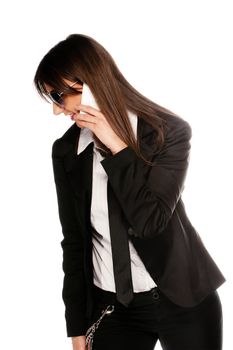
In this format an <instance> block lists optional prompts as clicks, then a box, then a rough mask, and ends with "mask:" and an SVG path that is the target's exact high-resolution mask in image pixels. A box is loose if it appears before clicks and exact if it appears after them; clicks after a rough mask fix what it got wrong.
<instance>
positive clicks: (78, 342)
mask: <svg viewBox="0 0 233 350" xmlns="http://www.w3.org/2000/svg"><path fill="white" fill-rule="evenodd" d="M72 345H73V350H86V349H87V348H86V337H85V335H80V336H78V337H72Z"/></svg>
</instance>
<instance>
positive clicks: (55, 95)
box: [49, 91, 64, 106]
mask: <svg viewBox="0 0 233 350" xmlns="http://www.w3.org/2000/svg"><path fill="white" fill-rule="evenodd" d="M49 96H50V98H51V100H52V101H53V102H54V103H56V104H58V105H60V106H63V105H64V101H63V99H62V97H61V96H60V95H59V94H58V93H57V92H55V91H52V92H50V94H49Z"/></svg>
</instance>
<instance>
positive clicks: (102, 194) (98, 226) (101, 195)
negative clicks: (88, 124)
mask: <svg viewBox="0 0 233 350" xmlns="http://www.w3.org/2000/svg"><path fill="white" fill-rule="evenodd" d="M128 117H129V119H130V122H131V125H132V127H133V130H134V134H135V136H136V137H137V116H136V115H135V114H133V113H131V112H129V111H128ZM92 135H93V134H92V131H91V130H90V129H88V128H82V129H81V130H80V136H79V145H78V151H77V154H80V153H81V152H82V151H83V150H84V149H85V148H86V147H87V146H88V145H89V143H91V142H94V147H93V176H92V201H91V225H92V226H93V228H94V230H93V231H94V232H93V234H92V259H93V269H94V275H93V279H94V280H93V282H94V284H95V285H96V286H97V287H99V288H101V289H104V290H107V291H111V292H115V291H116V289H115V281H114V274H113V262H112V249H111V240H110V232H109V218H108V203H107V180H108V177H107V174H106V172H105V170H104V168H103V166H102V164H101V163H100V162H101V160H103V159H104V157H103V156H102V155H101V154H100V153H99V152H98V150H97V149H96V146H97V145H96V143H95V140H94V139H93V137H92ZM129 251H130V259H131V271H132V282H133V290H134V292H142V291H147V290H150V289H151V288H153V287H155V286H156V284H155V282H154V281H153V279H152V278H151V276H150V275H149V273H148V271H147V270H146V268H145V265H144V264H143V262H142V260H141V258H140V257H139V255H138V253H137V251H136V250H135V248H134V246H133V244H132V242H131V241H130V239H129Z"/></svg>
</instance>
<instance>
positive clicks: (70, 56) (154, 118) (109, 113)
mask: <svg viewBox="0 0 233 350" xmlns="http://www.w3.org/2000/svg"><path fill="white" fill-rule="evenodd" d="M64 79H67V80H70V81H77V80H78V81H81V82H85V83H86V84H87V85H88V86H89V88H90V90H91V91H92V93H93V95H94V97H95V99H96V101H97V103H98V105H99V107H100V110H101V112H102V113H103V114H104V116H105V117H106V118H107V120H108V122H109V124H110V125H111V127H112V129H113V130H114V131H115V133H116V134H117V135H118V136H119V137H120V138H121V139H122V140H123V141H124V142H125V143H126V144H127V145H129V146H130V147H131V148H132V149H133V150H134V151H135V152H136V153H137V155H138V156H139V157H140V158H142V159H143V160H144V161H145V162H146V163H147V164H148V165H151V164H152V163H151V162H150V161H148V160H147V159H145V158H144V156H143V155H142V153H141V150H140V145H139V140H138V139H136V138H135V136H134V133H133V129H132V126H131V123H130V120H129V118H128V115H127V110H129V111H131V112H133V113H135V114H136V115H137V116H138V118H143V119H144V120H145V121H146V122H147V123H149V124H150V125H151V126H152V127H153V128H154V129H155V131H156V133H155V142H156V143H157V146H158V148H159V149H161V148H162V146H163V144H164V138H165V137H164V134H165V127H166V117H168V116H176V114H175V113H173V112H171V111H169V110H168V109H166V108H164V107H162V106H160V105H158V104H156V103H154V102H153V101H151V100H149V99H148V98H146V97H145V96H143V95H142V94H141V93H140V92H138V91H137V90H136V89H135V88H134V87H133V86H132V85H130V83H129V82H128V81H127V80H126V79H125V77H124V76H123V74H122V73H121V72H120V70H119V69H118V67H117V65H116V63H115V62H114V60H113V58H112V57H111V55H110V54H109V53H108V52H107V51H106V49H105V48H104V47H103V46H102V45H100V44H99V43H98V42H97V41H96V40H94V39H93V38H91V37H89V36H87V35H84V34H72V35H69V36H68V37H67V38H66V39H65V40H63V41H60V42H59V43H58V44H57V45H55V46H54V47H53V48H52V49H50V50H49V52H48V53H47V54H46V55H45V56H44V57H43V59H42V60H41V62H40V64H39V66H38V68H37V71H36V74H35V77H34V83H35V86H36V89H37V91H38V92H39V94H40V95H41V96H42V97H45V96H46V89H45V84H47V85H49V86H51V87H52V88H53V89H54V90H55V91H57V92H59V91H63V90H67V84H66V83H65V81H64ZM67 93H70V94H75V93H77V91H76V90H75V89H73V88H70V89H68V90H67ZM100 144H101V146H102V148H104V149H105V150H106V146H105V145H103V144H102V143H101V142H100Z"/></svg>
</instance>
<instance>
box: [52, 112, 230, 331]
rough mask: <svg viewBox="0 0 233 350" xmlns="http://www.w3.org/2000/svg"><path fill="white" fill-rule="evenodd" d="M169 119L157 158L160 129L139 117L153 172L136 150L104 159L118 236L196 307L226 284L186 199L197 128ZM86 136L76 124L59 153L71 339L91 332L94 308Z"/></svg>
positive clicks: (173, 295) (56, 164)
mask: <svg viewBox="0 0 233 350" xmlns="http://www.w3.org/2000/svg"><path fill="white" fill-rule="evenodd" d="M166 120H167V124H168V130H167V131H166V134H165V144H164V146H163V148H162V150H161V151H160V152H157V148H156V145H155V136H156V134H155V133H156V131H155V130H154V129H153V128H152V127H151V126H150V125H149V124H148V123H147V122H146V121H145V120H144V119H142V118H141V117H139V118H138V129H137V137H138V139H139V142H140V146H141V151H142V153H143V155H144V156H145V157H146V159H150V160H151V161H153V162H155V165H154V166H153V167H150V166H148V165H146V164H145V163H144V162H143V161H142V160H141V159H140V158H139V157H138V156H137V155H136V153H135V152H134V151H133V149H132V148H130V147H129V146H128V147H126V148H125V149H123V150H121V151H120V152H118V153H116V154H115V155H110V156H109V157H107V158H105V159H103V160H102V161H101V164H102V166H103V167H104V169H105V171H106V173H107V176H108V203H110V201H111V200H112V198H113V196H115V199H117V202H118V203H119V213H118V217H116V216H115V215H114V216H111V213H110V212H109V223H110V230H114V228H117V227H120V228H121V229H123V230H124V231H125V234H126V235H127V236H128V238H129V239H131V241H132V243H133V245H134V247H135V249H136V250H137V252H138V254H139V256H140V257H141V259H142V261H143V263H144V264H145V266H146V268H147V270H148V272H149V273H150V275H151V277H152V278H153V280H154V281H155V283H156V284H157V285H158V287H159V288H160V289H161V290H162V292H163V293H164V294H166V295H167V297H168V298H169V299H170V300H171V301H172V302H174V303H176V304H178V305H180V306H184V307H185V306H195V305H197V304H198V303H200V301H202V300H203V299H204V298H205V297H206V296H207V295H208V294H209V293H210V292H211V291H213V290H215V289H217V288H218V287H219V286H220V285H221V284H222V283H224V282H225V278H224V276H223V275H222V273H221V271H220V270H219V268H218V267H217V265H216V264H215V262H214V261H213V259H212V258H211V256H210V255H209V253H208V251H207V250H206V248H205V246H204V244H203V242H202V240H201V238H200V236H199V234H198V233H197V231H196V230H195V228H194V227H193V226H192V224H191V222H190V221H189V219H188V217H187V215H186V212H185V207H184V203H183V201H182V199H181V193H182V191H183V188H184V181H185V177H186V172H187V167H188V160H189V151H190V139H191V134H192V132H191V128H190V125H189V124H188V123H187V122H186V121H184V120H183V119H181V118H179V117H168V118H166ZM79 134H80V128H79V127H78V126H77V125H76V123H74V124H73V125H72V126H71V127H70V128H69V129H68V130H67V131H66V132H65V134H64V135H63V136H62V137H61V138H59V139H57V140H56V141H55V142H54V144H53V148H52V160H53V171H54V179H55V184H56V192H57V199H58V210H59V218H60V222H61V227H62V232H63V235H64V239H63V240H62V241H61V246H62V248H63V270H64V283H63V290H62V297H63V300H64V304H65V318H66V327H67V336H68V337H70V336H78V335H83V334H85V332H86V330H87V325H88V324H89V320H90V318H91V314H92V309H93V304H92V300H93V298H92V281H93V266H92V239H91V222H90V207H91V189H92V161H93V142H92V143H90V144H89V145H88V146H87V148H86V149H85V150H84V151H83V152H82V153H80V154H79V155H77V147H78V139H79ZM109 187H110V189H111V192H110V191H109ZM114 234H117V230H116V229H115V231H114Z"/></svg>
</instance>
